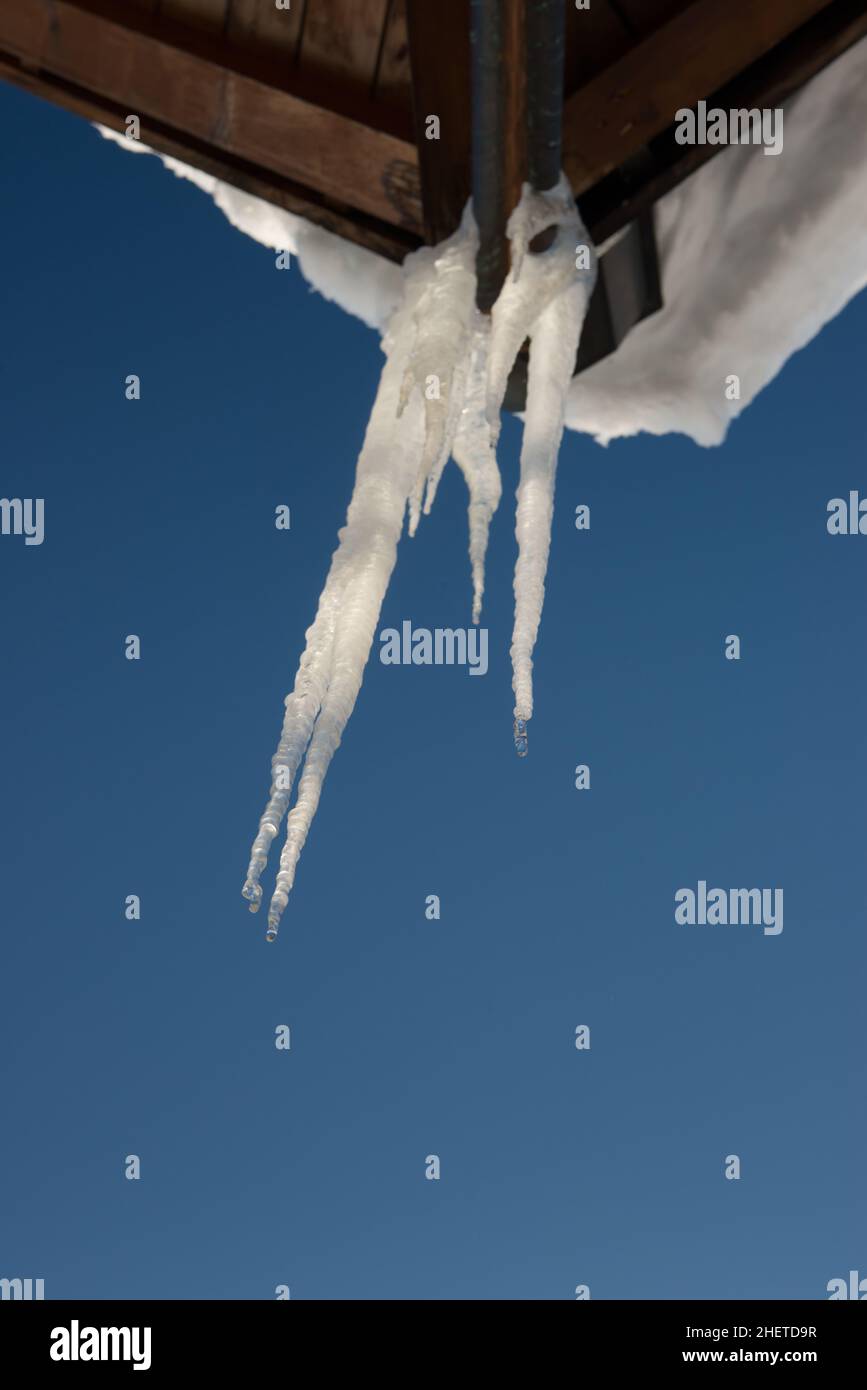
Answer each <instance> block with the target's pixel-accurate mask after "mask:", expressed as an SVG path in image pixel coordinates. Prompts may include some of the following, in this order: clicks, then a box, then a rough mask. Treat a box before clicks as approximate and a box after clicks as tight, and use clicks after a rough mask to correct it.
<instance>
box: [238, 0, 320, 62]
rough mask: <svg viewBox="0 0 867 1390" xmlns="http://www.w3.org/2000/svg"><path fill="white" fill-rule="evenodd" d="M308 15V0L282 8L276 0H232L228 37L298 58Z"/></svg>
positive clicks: (301, 0) (249, 45)
mask: <svg viewBox="0 0 867 1390" xmlns="http://www.w3.org/2000/svg"><path fill="white" fill-rule="evenodd" d="M303 17H304V0H295V3H294V4H293V6H292V8H291V9H289V10H278V9H277V7H276V5H275V4H274V3H273V0H229V10H228V14H227V16H226V37H227V38H228V39H229V40H230V41H231V42H232V43H238V44H241V45H243V46H245V47H249V48H253V49H265V50H267V51H269V52H271V53H274V54H275V55H276V54H280V55H281V56H286V57H288V58H292V59H294V57H295V50H296V48H297V47H298V40H299V37H300V34H301V25H302V21H303Z"/></svg>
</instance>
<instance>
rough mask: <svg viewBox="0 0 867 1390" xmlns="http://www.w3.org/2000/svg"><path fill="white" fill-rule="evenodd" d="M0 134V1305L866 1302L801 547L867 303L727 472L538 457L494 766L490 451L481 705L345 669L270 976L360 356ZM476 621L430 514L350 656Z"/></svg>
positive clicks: (829, 598)
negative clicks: (36, 1294) (351, 694)
mask: <svg viewBox="0 0 867 1390" xmlns="http://www.w3.org/2000/svg"><path fill="white" fill-rule="evenodd" d="M0 121H2V128H3V129H4V130H5V131H6V132H7V138H6V140H5V141H4V142H3V171H4V184H5V188H6V210H7V211H6V216H5V218H4V219H3V223H2V228H0V239H2V248H3V264H4V266H5V267H6V275H5V277H4V278H5V284H4V293H5V312H4V321H5V330H6V331H5V336H4V343H5V346H4V349H3V352H2V357H0V385H2V401H3V419H4V450H3V466H2V480H0V493H2V495H3V496H7V497H16V496H20V497H36V496H39V497H44V498H45V507H46V512H45V525H46V538H45V541H44V544H43V545H41V546H38V547H36V546H34V547H25V546H24V545H23V543H22V540H21V538H20V537H19V538H15V537H2V538H0V593H2V606H3V629H2V630H3V658H4V659H3V671H4V678H3V680H2V683H0V708H2V728H3V735H4V749H3V777H2V780H0V818H2V827H3V833H2V837H0V862H2V879H0V882H2V889H0V901H2V921H3V928H4V930H3V934H2V967H0V1036H2V1047H0V1071H2V1075H0V1087H2V1095H3V1109H4V1116H5V1123H4V1143H3V1145H2V1148H0V1189H2V1192H3V1194H4V1196H3V1201H2V1208H0V1212H2V1214H0V1266H2V1267H0V1276H3V1277H34V1278H36V1277H41V1278H44V1279H45V1281H46V1296H47V1297H49V1298H51V1297H56V1298H62V1297H70V1298H72V1297H85V1298H87V1297H89V1298H110V1297H116V1298H144V1297H166V1298H193V1297H202V1298H257V1299H258V1298H264V1299H268V1298H273V1297H274V1291H275V1288H276V1286H277V1285H279V1284H286V1285H288V1286H289V1287H290V1288H291V1296H292V1297H293V1298H328V1299H346V1298H352V1299H355V1298H376V1299H381V1298H411V1299H439V1298H461V1299H476V1298H520V1299H535V1298H544V1299H549V1298H553V1299H555V1298H566V1299H568V1298H570V1297H574V1290H575V1287H576V1285H578V1284H587V1285H589V1286H590V1289H591V1294H592V1297H593V1298H648V1297H657V1298H677V1297H694V1298H735V1297H748V1298H772V1297H777V1298H822V1297H823V1296H825V1286H826V1284H827V1282H828V1280H829V1279H831V1278H834V1277H837V1276H844V1277H845V1275H846V1274H847V1272H848V1271H849V1270H850V1269H853V1268H857V1269H860V1270H861V1271H862V1273H863V1274H867V1241H865V1220H864V1218H865V1205H867V1204H865V1195H864V1186H863V1172H864V1166H865V1118H864V1106H863V1050H864V1049H863V993H864V966H865V945H864V880H863V864H864V849H863V837H864V800H865V787H867V742H865V736H864V727H865V726H864V707H865V691H867V665H865V660H864V638H865V620H864V594H865V564H867V540H865V539H864V538H863V537H834V538H832V537H830V536H829V535H828V534H827V531H826V527H825V517H826V505H827V502H828V500H829V499H830V498H831V497H836V496H846V495H847V494H848V492H849V490H850V489H860V491H861V493H862V494H867V469H865V464H864V458H865V442H867V438H865V433H867V432H865V426H864V411H863V382H862V377H863V359H864V342H865V337H867V298H865V296H863V295H862V296H861V297H860V298H859V299H858V300H856V301H855V302H853V303H852V304H851V305H850V306H849V307H848V308H847V310H846V311H845V312H844V313H843V314H842V315H841V316H840V317H839V318H838V319H837V320H836V322H834V323H833V324H831V325H830V326H829V327H828V328H827V329H826V330H825V331H824V332H823V333H822V334H821V335H820V336H819V338H818V339H817V340H816V341H814V342H813V343H812V344H811V345H810V346H809V347H808V348H807V349H806V350H804V351H803V352H801V353H799V354H798V355H797V356H796V357H795V358H794V359H793V360H792V361H791V362H790V363H789V364H788V365H787V367H786V368H785V370H784V371H783V373H782V374H781V375H780V377H779V378H778V379H777V380H776V381H775V382H774V383H772V385H771V386H770V387H769V388H768V389H767V390H766V391H765V392H764V394H763V395H762V396H761V397H760V398H759V399H758V401H757V402H756V403H755V404H754V405H753V406H752V407H751V408H750V410H749V411H748V412H747V413H746V414H745V415H744V416H743V417H742V419H741V420H740V421H738V422H737V423H736V424H735V425H734V427H733V429H732V431H731V433H730V436H729V439H728V441H727V442H726V444H725V445H724V446H723V447H721V448H719V449H714V450H702V449H699V448H697V447H696V446H695V445H693V444H691V443H689V442H688V441H686V440H684V439H681V438H675V437H671V438H666V439H658V440H655V439H648V438H639V439H637V440H631V441H623V442H620V443H615V444H612V445H611V446H610V447H609V448H608V449H607V450H605V449H601V448H599V447H597V446H596V445H595V444H593V443H592V442H590V441H589V440H587V439H585V438H582V437H578V436H575V435H569V436H568V437H567V438H566V440H565V442H564V446H563V450H562V454H561V461H560V473H559V480H558V496H557V507H556V513H555V521H554V537H553V548H552V556H551V565H550V570H549V576H548V590H547V598H546V605H545V612H544V616H543V622H542V630H541V635H540V640H539V644H538V647H537V651H536V671H535V676H536V714H535V717H534V720H533V722H532V725H531V742H530V755H529V757H527V758H526V759H524V760H519V759H518V758H516V757H515V755H514V751H513V748H512V729H511V704H512V700H511V690H510V670H509V664H508V646H509V638H510V632H511V607H512V592H511V576H512V567H513V563H514V551H515V542H514V534H513V524H514V501H513V493H514V487H515V482H516V466H517V450H518V446H519V440H520V429H519V426H518V425H517V423H516V422H515V421H514V420H508V421H507V423H506V426H505V428H504V432H503V440H502V445H501V465H502V469H503V474H504V498H503V502H502V504H501V507H500V510H499V512H498V514H497V516H496V517H495V520H494V525H493V529H492V538H491V549H490V556H489V566H488V581H487V591H486V603H485V613H484V617H483V621H484V623H485V625H486V626H487V628H488V629H489V633H490V652H489V658H490V665H489V670H488V673H487V675H486V676H485V677H484V678H483V679H471V678H469V677H468V674H467V672H466V670H463V669H461V668H458V667H452V668H440V667H390V666H384V665H382V664H380V663H379V662H378V661H377V660H375V659H374V660H373V661H372V662H371V664H370V666H369V668H368V671H367V674H366V679H365V683H364V687H363V689H362V693H361V696H360V698H359V701H358V705H357V707H356V710H355V713H354V714H353V717H352V719H351V721H350V724H349V727H348V730H347V733H346V737H345V739H344V742H343V745H342V747H341V748H340V750H339V752H338V754H337V756H336V758H335V760H334V763H333V765H332V768H331V771H330V774H329V777H328V780H327V783H326V787H325V792H324V795H323V799H322V803H321V806H320V810H319V814H318V816H317V819H316V822H315V824H314V827H313V830H312V833H311V836H310V839H309V841H308V844H307V846H306V848H305V851H304V854H303V856H302V860H301V865H300V869H299V873H298V879H297V884H296V888H295V891H294V893H293V895H292V898H291V899H290V903H289V908H288V910H287V912H286V915H285V917H284V921H283V925H282V928H281V935H280V939H279V941H278V943H277V944H276V945H275V946H273V947H272V946H266V944H265V942H264V939H263V935H262V928H263V921H262V917H263V914H260V916H259V917H258V918H254V917H251V916H250V915H249V914H248V913H247V911H246V907H245V905H244V903H243V902H242V900H241V897H240V887H241V884H242V882H243V877H244V870H245V868H246V862H247V856H248V851H249V844H250V841H251V839H252V836H253V834H254V832H255V829H256V825H257V821H258V816H259V814H260V811H261V808H262V804H263V802H264V797H265V793H266V790H267V780H268V770H269V760H270V757H271V754H272V752H273V747H274V744H275V742H276V737H277V732H278V729H279V722H280V718H281V713H282V699H283V696H284V694H285V692H286V690H287V689H289V688H290V686H291V682H292V678H293V675H294V671H295V667H296V663H297V659H298V656H299V653H300V651H301V648H302V645H303V639H304V632H305V629H306V627H307V626H308V625H309V623H310V621H311V620H312V617H313V614H314V611H315V605H316V600H317V597H318V594H319V591H320V588H321V585H322V582H323V579H324V576H325V573H326V570H327V566H328V561H329V557H330V555H331V552H332V550H333V547H334V543H335V537H336V532H337V529H338V527H339V526H340V525H341V524H342V522H343V518H344V513H345V508H346V504H347V501H348V498H349V495H350V492H351V487H352V479H353V472H354V465H355V459H356V456H357V453H358V449H359V447H360V444H361V440H362V437H363V433H364V428H365V424H366V420H367V415H368V411H369V408H370V403H371V401H372V398H373V394H374V391H375V387H376V382H377V378H378V373H379V367H380V360H381V359H380V353H379V348H378V343H377V340H376V338H375V336H374V335H373V334H372V333H370V332H369V331H368V330H367V329H365V328H364V327H363V326H362V325H360V324H359V323H357V322H355V321H354V320H352V319H350V318H348V317H347V316H346V315H344V314H343V313H342V312H341V311H340V310H338V309H336V308H335V307H334V306H332V305H330V304H328V303H326V302H325V301H324V300H323V299H322V298H320V297H319V296H318V295H315V294H313V293H311V292H310V291H309V289H308V288H307V286H306V284H305V283H304V281H303V280H302V279H301V277H300V275H299V274H298V272H297V270H296V269H293V270H292V271H290V272H278V271H277V270H276V269H275V268H274V260H273V257H272V256H271V255H270V254H269V253H268V252H267V251H265V250H264V249H262V248H261V247H258V246H256V245H255V244H254V243H252V242H251V241H249V240H247V239H245V238H244V237H243V236H241V235H240V234H239V233H237V232H235V231H234V230H232V229H231V228H230V227H229V225H228V224H227V223H226V222H225V221H224V219H223V218H222V216H221V215H220V214H219V213H218V212H217V211H216V210H215V209H214V208H213V206H212V205H211V203H210V201H209V200H208V199H207V198H205V197H204V196H203V195H202V194H200V193H199V192H198V191H197V190H195V189H194V188H192V187H191V186H189V185H187V184H184V183H182V182H180V181H178V180H176V179H174V178H172V177H171V176H170V175H168V174H166V173H165V172H164V171H163V170H162V169H161V167H160V166H159V165H158V163H157V162H156V161H155V160H144V159H135V160H134V159H130V158H128V157H127V156H125V155H124V154H123V153H122V152H121V151H118V150H116V149H114V148H110V147H108V146H107V145H105V144H104V143H103V142H102V141H101V140H100V139H99V137H98V136H97V135H96V134H95V133H94V132H93V131H92V130H90V129H89V128H88V126H87V125H86V124H84V123H83V122H81V121H79V120H77V119H76V118H74V117H72V116H71V115H67V114H65V113H63V112H60V111H58V110H55V109H53V108H51V107H49V106H47V105H44V104H42V103H40V102H38V101H36V100H35V99H33V98H31V97H28V96H25V95H23V94H21V93H18V92H16V91H14V90H12V89H10V88H8V87H3V88H0ZM131 372H134V373H137V374H139V375H140V376H141V380H142V399H141V400H140V401H139V402H135V403H133V402H128V401H126V400H125V398H124V386H123V383H124V379H125V377H126V376H127V374H129V373H131ZM280 503H285V504H288V505H289V506H290V507H291V512H292V527H291V530H290V531H288V532H278V531H276V530H275V528H274V526H273V514H274V508H275V507H276V506H277V505H279V504H280ZM578 503H587V504H589V505H590V507H591V518H592V523H591V530H590V531H589V532H588V533H584V534H581V533H578V532H576V530H575V528H574V524H573V517H574V511H575V507H576V505H578ZM469 612H470V582H469V572H468V560H467V553H466V515H465V489H464V484H463V481H462V479H461V477H460V475H459V473H458V471H457V470H456V469H455V468H454V467H453V466H450V467H449V469H448V470H447V472H446V475H445V477H444V479H443V483H442V486H441V490H440V494H439V497H438V500H437V504H436V508H435V510H434V512H433V514H432V515H431V516H430V517H429V518H427V519H426V520H425V521H424V522H423V523H422V526H421V527H420V530H419V533H418V535H417V537H416V538H415V539H414V540H412V541H409V540H408V539H404V541H402V543H401V548H400V552H399V558H398V564H397V567H396V570H395V574H394V577H393V580H392V585H391V589H390V591H389V594H388V597H387V599H386V602H385V606H384V610H383V615H382V626H383V627H385V626H399V625H400V623H401V622H402V621H403V620H405V619H410V620H412V621H413V622H414V623H415V624H416V625H417V626H425V627H430V628H434V627H437V626H440V627H444V626H451V627H456V626H466V624H467V623H468V622H469ZM129 633H136V634H138V635H139V636H140V637H141V640H142V659H141V660H140V661H138V662H129V661H127V660H125V658H124V638H125V637H126V635H127V634H129ZM728 633H737V634H739V635H740V637H741V640H742V644H743V645H742V650H743V654H742V659H741V660H740V662H731V661H726V660H725V659H724V656H723V644H724V638H725V636H726V634H728ZM578 763H586V764H589V766H590V768H591V789H590V790H589V791H586V792H578V791H576V790H575V788H574V768H575V766H576V764H578ZM272 873H273V870H272ZM699 879H705V880H707V881H708V883H709V884H711V885H713V886H722V887H726V888H728V887H753V886H759V887H782V888H783V889H784V893H785V926H784V930H783V932H782V933H781V934H780V935H778V936H765V935H763V934H762V932H761V929H760V928H756V927H698V926H696V927H689V926H678V925H677V924H676V923H675V920H674V893H675V891H676V890H677V889H678V888H680V887H682V886H692V887H695V885H696V883H697V882H698V880H699ZM271 883H272V878H271V876H266V879H265V886H266V894H267V892H269V891H270V886H271ZM433 893H435V894H438V895H439V896H440V898H441V903H442V916H441V919H440V921H438V922H429V921H427V920H426V918H425V911H424V909H425V899H426V897H427V895H428V894H433ZM128 894H138V895H140V897H141V902H142V916H141V920H140V921H138V922H128V921H126V920H125V916H124V902H125V898H126V896H127V895H128ZM280 1024H288V1025H289V1026H290V1028H291V1037H292V1047H291V1050H290V1051H288V1052H279V1051H277V1050H276V1049H275V1046H274V1036H275V1028H276V1027H277V1026H278V1025H280ZM580 1024H587V1025H589V1027H590V1029H591V1047H590V1050H589V1051H583V1052H582V1051H577V1050H576V1049H575V1046H574V1037H575V1029H576V1027H577V1026H578V1025H580ZM129 1154H137V1155H138V1156H139V1157H140V1159H141V1178H140V1180H139V1181H137V1182H136V1181H128V1180H127V1179H126V1178H125V1176H124V1160H125V1158H126V1156H127V1155H129ZM429 1154H437V1155H438V1156H439V1157H440V1161H441V1165H442V1169H441V1172H442V1176H441V1178H440V1180H439V1181H438V1182H431V1181H427V1180H426V1179H425V1176H424V1172H425V1159H426V1156H427V1155H429ZM729 1154H737V1155H738V1156H739V1157H740V1160H741V1165H742V1176H741V1178H740V1180H738V1181H727V1180H725V1178H724V1176H723V1170H724V1163H725V1159H726V1156H727V1155H729Z"/></svg>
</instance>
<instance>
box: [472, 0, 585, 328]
mask: <svg viewBox="0 0 867 1390" xmlns="http://www.w3.org/2000/svg"><path fill="white" fill-rule="evenodd" d="M565 27H566V7H565V0H470V36H471V45H472V90H473V129H472V153H473V210H474V212H475V216H476V222H477V224H478V228H479V254H478V259H477V263H476V277H477V291H476V300H477V303H478V306H479V308H480V309H481V310H482V312H483V313H490V310H491V308H492V307H493V305H494V304H495V303H496V301H497V298H498V296H499V293H500V290H501V289H502V287H503V283H504V281H505V279H506V276H507V275H508V273H509V243H508V240H507V238H506V224H507V222H508V220H509V216H510V214H511V213H512V211H513V209H514V207H515V206H516V204H517V202H518V199H519V197H520V193H521V185H522V183H523V182H524V181H525V179H526V180H527V181H528V182H529V183H530V184H531V185H532V186H533V188H535V189H538V190H539V191H544V190H546V189H549V188H553V187H554V185H555V184H556V183H557V182H558V180H559V178H560V163H561V142H562V122H563V70H564V54H565V46H566V44H565ZM553 237H554V232H553V230H546V231H543V232H542V233H540V235H539V236H538V237H536V238H535V240H534V241H533V243H532V245H531V250H533V251H544V250H545V249H546V248H547V247H548V246H550V245H551V242H552V240H553Z"/></svg>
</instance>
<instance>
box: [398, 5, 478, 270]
mask: <svg viewBox="0 0 867 1390" xmlns="http://www.w3.org/2000/svg"><path fill="white" fill-rule="evenodd" d="M406 17H407V30H408V33H409V53H410V63H411V65H412V85H413V115H414V120H415V136H416V145H417V148H418V159H419V166H420V175H421V195H422V203H423V205H424V229H425V235H426V237H427V240H428V241H429V242H430V243H432V244H436V242H438V241H442V240H443V238H444V237H447V236H451V234H452V232H453V231H455V229H456V228H457V226H458V224H459V223H460V220H461V214H462V212H463V210H464V205H465V204H466V201H467V199H468V198H469V196H470V188H471V179H472V174H471V159H470V131H471V129H472V96H471V79H470V0H449V3H448V4H446V5H437V4H432V3H431V0H407V12H406ZM436 54H440V55H442V56H443V57H444V58H445V59H446V61H440V62H437V61H436V60H435V57H434V55H436ZM429 116H438V117H439V125H440V129H439V139H438V140H429V139H428V138H427V135H428V129H427V121H428V117H429Z"/></svg>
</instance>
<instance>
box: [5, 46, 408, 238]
mask: <svg viewBox="0 0 867 1390" xmlns="http://www.w3.org/2000/svg"><path fill="white" fill-rule="evenodd" d="M0 79H3V80H5V81H8V82H11V83H12V84H13V85H15V86H16V87H20V88H22V89H23V90H24V91H27V92H30V93H32V94H33V95H34V96H38V97H42V98H43V99H44V100H46V101H51V102H54V103H55V104H56V105H59V106H62V107H63V108H64V109H65V110H67V111H72V112H73V113H74V114H75V115H77V116H82V117H83V118H84V119H85V120H87V121H98V122H99V123H100V124H101V125H105V126H109V127H110V128H111V129H112V130H117V131H120V132H123V131H124V129H125V120H126V115H127V111H128V108H127V107H126V106H118V105H116V104H113V103H110V102H105V101H97V100H95V99H94V98H93V97H92V96H91V95H90V93H89V92H83V91H81V90H79V89H78V88H76V87H73V86H71V85H70V84H68V83H63V82H60V81H58V80H56V79H50V78H46V77H44V76H41V75H39V74H36V73H32V72H28V71H27V70H26V69H25V68H23V67H22V66H21V64H20V63H17V62H11V61H8V60H5V59H4V58H3V57H2V56H0ZM148 143H149V144H150V145H151V146H152V147H153V148H154V149H155V150H158V151H159V152H160V154H168V155H171V156H172V157H173V158H174V159H179V160H181V161H182V162H183V163H184V164H189V165H191V166H192V167H193V168H195V169H201V170H203V172H204V173H206V174H213V176H214V177H215V178H218V179H222V180H223V182H224V183H228V184H232V185H233V187H235V188H240V189H242V190H243V191H244V192H245V193H251V194H253V195H254V196H255V197H257V198H262V199H264V201H265V202H268V203H274V204H275V205H276V206H277V207H281V208H284V209H285V210H286V212H291V213H294V214H295V215H296V216H297V217H304V218H306V219H307V221H308V222H313V223H315V224H316V225H317V226H319V227H323V228H324V229H325V230H326V231H329V232H333V233H334V235H335V236H340V237H343V238H344V239H345V240H346V241H351V242H353V243H354V244H355V245H357V246H363V247H365V248H366V249H367V250H368V251H374V252H375V253H376V254H377V255H379V256H384V257H385V258H386V259H387V260H390V261H397V262H401V261H403V259H404V257H405V256H406V255H407V253H408V252H409V251H414V250H415V249H416V248H417V247H418V246H419V245H420V244H421V241H420V238H419V236H418V235H416V234H413V233H412V232H409V231H404V230H403V229H402V228H400V227H397V226H391V225H389V224H388V223H385V222H379V221H377V220H376V219H375V218H371V217H365V216H363V215H361V214H359V213H358V212H357V211H356V210H355V209H352V208H348V207H346V206H345V204H339V203H334V202H332V201H331V200H329V199H327V198H323V197H322V196H321V195H320V194H318V193H317V192H316V191H315V190H314V189H309V188H304V187H302V186H301V185H299V184H295V183H293V182H292V181H291V180H289V179H284V178H281V177H280V176H279V175H278V174H269V173H266V172H265V171H263V170H262V169H260V168H257V167H256V166H255V165H249V164H246V163H245V162H244V161H243V160H239V159H236V158H234V157H232V156H230V155H226V154H222V153H219V152H217V151H215V150H214V149H213V147H211V146H208V145H204V144H202V143H200V142H198V141H193V140H190V139H185V138H182V137H180V136H178V134H177V133H176V132H175V131H171V130H167V129H166V128H164V127H163V126H161V125H151V126H150V127H149V129H148Z"/></svg>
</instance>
